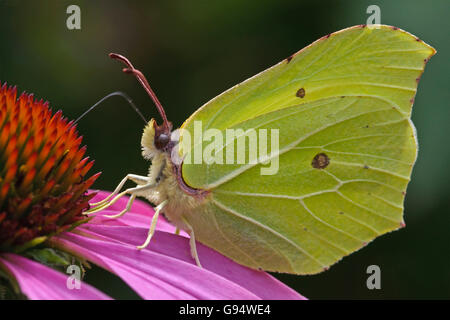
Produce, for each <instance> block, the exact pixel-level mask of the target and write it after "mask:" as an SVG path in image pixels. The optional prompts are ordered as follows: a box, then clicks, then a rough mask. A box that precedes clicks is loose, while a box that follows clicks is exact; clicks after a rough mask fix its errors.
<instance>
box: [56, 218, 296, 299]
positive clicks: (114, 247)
mask: <svg viewBox="0 0 450 320" xmlns="http://www.w3.org/2000/svg"><path fill="white" fill-rule="evenodd" d="M147 231H148V228H138V227H130V226H101V225H91V224H86V225H84V226H82V227H80V228H78V229H77V232H81V233H84V234H86V235H88V236H89V237H83V236H81V235H78V234H72V233H66V234H64V235H61V236H59V237H55V238H53V241H54V242H55V243H56V244H59V245H62V246H63V247H65V248H66V249H69V250H72V251H75V252H78V253H79V254H81V255H82V256H84V257H86V258H87V259H89V260H91V261H92V262H94V263H96V264H98V265H99V266H101V267H103V268H106V269H108V270H110V271H111V272H113V273H115V274H117V275H118V276H120V277H121V278H122V279H123V280H124V281H125V282H127V283H128V285H130V287H132V288H133V289H134V290H135V291H136V292H137V293H138V294H140V295H141V296H142V297H143V298H145V299H304V297H302V296H301V295H299V294H298V293H297V292H295V291H294V290H292V289H290V288H289V287H287V286H286V285H284V284H282V283H281V282H280V281H278V280H276V279H275V278H273V277H272V276H270V275H269V274H267V273H265V272H260V271H255V270H252V269H249V268H246V267H243V266H241V265H239V264H237V263H235V262H233V261H232V260H230V259H228V258H226V257H224V256H222V255H221V254H219V253H217V252H215V251H214V250H212V249H210V248H208V247H205V246H203V245H201V244H197V249H198V252H199V256H200V259H201V262H202V264H203V268H199V267H197V266H196V265H195V263H194V262H193V259H192V257H191V256H190V249H189V241H188V239H187V238H185V237H182V236H177V235H174V234H170V233H167V232H162V231H157V232H156V233H155V236H154V238H153V239H152V242H151V244H150V246H149V248H147V249H145V250H137V249H136V245H139V244H141V243H142V242H143V241H144V240H145V237H146V234H147ZM93 238H96V239H93Z"/></svg>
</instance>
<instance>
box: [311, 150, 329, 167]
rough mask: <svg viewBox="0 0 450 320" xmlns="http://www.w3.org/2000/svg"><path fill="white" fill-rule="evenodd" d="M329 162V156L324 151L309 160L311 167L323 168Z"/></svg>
mask: <svg viewBox="0 0 450 320" xmlns="http://www.w3.org/2000/svg"><path fill="white" fill-rule="evenodd" d="M329 164H330V158H328V156H327V155H326V154H325V153H319V154H317V155H316V156H315V157H314V159H313V160H312V162H311V165H312V167H313V168H316V169H324V168H326V167H327V166H328V165H329Z"/></svg>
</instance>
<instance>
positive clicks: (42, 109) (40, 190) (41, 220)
mask: <svg viewBox="0 0 450 320" xmlns="http://www.w3.org/2000/svg"><path fill="white" fill-rule="evenodd" d="M16 95H17V90H16V88H15V87H7V86H6V84H3V86H2V85H1V83H0V249H1V250H15V251H18V250H20V249H24V248H28V247H30V246H33V245H36V244H38V243H41V242H42V241H45V240H46V239H47V238H48V237H49V236H51V235H54V234H57V233H60V232H63V231H66V230H68V229H70V228H72V227H74V226H76V225H79V224H81V223H83V222H86V221H87V220H88V219H87V218H86V216H83V215H82V212H83V211H85V210H86V209H88V208H89V203H88V201H89V200H90V199H91V198H92V197H93V196H94V194H91V195H87V194H86V191H87V189H88V188H89V187H90V186H91V185H92V183H93V182H94V181H95V180H96V179H97V177H98V176H99V174H100V173H97V174H95V175H93V176H91V177H90V178H88V179H85V175H86V174H87V172H88V171H89V169H90V168H91V167H92V165H93V163H94V161H89V158H88V157H86V158H84V159H83V156H84V154H85V152H86V147H81V148H80V145H81V141H82V137H81V136H79V135H78V132H77V130H76V127H75V125H73V122H69V121H68V120H67V119H66V118H64V117H63V116H62V112H61V111H58V112H56V113H55V114H52V111H51V110H50V109H49V106H48V102H43V101H42V99H41V100H39V101H38V100H35V99H34V96H33V95H32V94H26V93H22V94H21V95H20V97H19V98H18V99H16Z"/></svg>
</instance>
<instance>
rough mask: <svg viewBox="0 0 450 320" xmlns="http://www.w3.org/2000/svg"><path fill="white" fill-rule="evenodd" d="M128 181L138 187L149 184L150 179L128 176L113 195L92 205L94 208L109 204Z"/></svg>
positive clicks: (133, 175) (134, 175) (135, 175)
mask: <svg viewBox="0 0 450 320" xmlns="http://www.w3.org/2000/svg"><path fill="white" fill-rule="evenodd" d="M127 180H131V181H133V182H135V183H136V184H138V185H142V184H147V183H148V182H149V178H148V177H146V176H139V175H137V174H127V175H126V177H125V178H123V179H122V181H120V183H119V184H118V185H117V187H116V189H115V190H114V191H113V193H111V194H110V195H109V196H107V197H106V198H105V199H103V200H102V201H99V202H96V203H92V205H93V206H94V207H96V206H100V205H102V204H105V203H106V202H108V201H109V199H111V198H112V197H114V196H115V195H117V194H118V193H119V191H120V189H122V188H123V185H124V184H125V182H127Z"/></svg>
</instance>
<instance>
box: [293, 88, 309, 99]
mask: <svg viewBox="0 0 450 320" xmlns="http://www.w3.org/2000/svg"><path fill="white" fill-rule="evenodd" d="M305 94H306V92H305V89H304V88H300V89H298V90H297V93H296V94H295V95H296V96H297V97H299V98H304V97H305Z"/></svg>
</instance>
